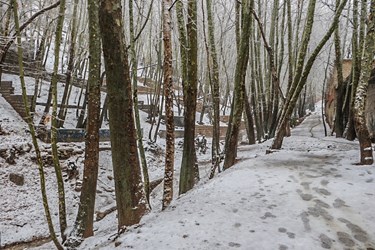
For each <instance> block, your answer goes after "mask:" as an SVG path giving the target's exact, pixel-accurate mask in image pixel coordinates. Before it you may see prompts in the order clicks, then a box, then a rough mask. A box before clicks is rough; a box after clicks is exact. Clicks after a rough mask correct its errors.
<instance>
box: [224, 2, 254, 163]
mask: <svg viewBox="0 0 375 250" xmlns="http://www.w3.org/2000/svg"><path fill="white" fill-rule="evenodd" d="M253 6H254V2H253V0H245V1H242V22H243V25H242V28H241V35H240V36H241V37H240V49H239V50H238V55H237V64H236V71H235V78H234V93H233V103H232V111H233V116H232V117H231V122H230V124H229V127H228V133H227V137H226V141H225V159H224V169H228V168H230V167H231V166H233V165H234V163H235V160H236V157H237V143H238V134H239V129H240V125H241V118H242V113H243V105H244V93H243V90H244V85H245V76H246V71H247V70H246V69H247V64H248V60H249V39H250V27H251V25H252V24H251V23H252V18H251V13H252V10H253Z"/></svg>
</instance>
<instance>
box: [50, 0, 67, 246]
mask: <svg viewBox="0 0 375 250" xmlns="http://www.w3.org/2000/svg"><path fill="white" fill-rule="evenodd" d="M65 4H66V0H61V1H60V7H59V17H58V19H57V26H56V31H55V50H54V54H55V55H54V59H55V61H54V64H53V73H52V80H51V96H52V121H51V146H52V156H53V165H54V168H55V173H56V180H57V187H58V195H59V221H60V232H61V237H62V239H63V242H64V241H65V239H66V232H65V230H66V228H67V222H66V208H65V189H64V180H63V177H62V173H61V166H60V160H59V156H58V151H57V81H58V79H57V74H58V66H59V55H60V44H61V41H62V32H63V26H64V19H65Z"/></svg>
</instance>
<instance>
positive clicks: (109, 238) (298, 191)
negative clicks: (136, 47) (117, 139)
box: [0, 96, 375, 250]
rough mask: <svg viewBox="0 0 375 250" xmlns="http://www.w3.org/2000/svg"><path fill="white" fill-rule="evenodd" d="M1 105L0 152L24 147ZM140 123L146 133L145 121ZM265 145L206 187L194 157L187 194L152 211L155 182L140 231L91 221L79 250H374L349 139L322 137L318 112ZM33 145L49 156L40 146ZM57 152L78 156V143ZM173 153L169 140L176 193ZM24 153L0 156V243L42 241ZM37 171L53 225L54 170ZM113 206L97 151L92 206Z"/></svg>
mask: <svg viewBox="0 0 375 250" xmlns="http://www.w3.org/2000/svg"><path fill="white" fill-rule="evenodd" d="M0 109H1V111H0V120H1V126H2V128H3V129H4V130H5V131H7V132H8V135H1V136H0V145H1V147H2V148H3V147H5V148H6V147H13V145H20V144H25V143H27V142H30V136H29V134H27V132H26V124H25V123H24V122H23V121H22V120H21V119H20V118H19V117H18V115H17V114H16V113H15V112H14V111H13V110H12V109H11V107H10V106H9V104H7V103H6V101H5V100H4V99H3V98H2V97H1V96H0ZM141 119H142V121H144V119H145V114H144V113H142V114H141ZM143 125H144V129H145V131H147V130H148V129H149V125H148V124H147V123H143ZM145 134H147V133H145ZM270 142H271V141H267V142H265V143H263V144H257V145H252V146H240V147H239V153H238V154H239V161H238V163H237V164H236V165H235V166H233V167H232V168H231V169H229V170H227V171H225V172H222V173H221V174H219V175H217V176H215V178H214V179H213V180H210V181H208V180H207V174H208V166H209V165H208V162H209V158H210V157H209V155H210V153H209V152H207V153H206V154H205V155H199V156H198V159H199V161H200V165H201V181H200V183H199V184H198V185H197V186H196V187H195V188H194V189H193V190H191V191H190V192H188V193H187V194H185V195H182V196H180V197H177V194H175V198H176V199H175V200H174V201H173V202H172V204H171V206H170V207H169V208H168V209H166V210H165V211H163V212H161V211H160V208H161V203H160V200H161V190H162V189H161V185H159V187H157V188H156V189H155V190H154V192H153V194H152V208H153V210H152V212H150V213H149V214H148V215H146V216H145V217H144V218H143V219H142V221H141V223H140V225H137V226H134V227H131V228H129V229H128V230H127V231H126V232H125V233H124V234H122V235H121V236H120V237H119V238H117V237H116V232H117V226H116V222H117V219H116V212H112V213H110V214H109V215H108V216H106V217H105V218H104V219H102V220H101V221H98V222H96V223H95V225H94V226H95V236H94V237H91V238H88V239H86V240H85V241H84V242H83V244H82V246H81V247H80V249H114V248H116V247H117V249H128V248H129V249H140V250H143V249H162V250H163V249H375V225H374V223H373V222H374V221H375V210H374V207H375V199H374V198H375V181H374V178H375V174H374V171H375V170H374V166H357V165H354V164H355V163H356V162H358V157H359V155H358V154H359V149H358V142H349V141H346V140H344V139H336V138H334V137H324V132H323V126H322V123H321V121H320V113H319V112H317V113H315V114H312V115H311V116H309V117H308V118H307V119H306V120H305V121H304V122H303V123H302V124H301V125H300V126H299V127H297V128H295V129H294V130H292V136H291V137H289V138H286V139H285V141H284V145H283V148H282V150H280V151H278V152H275V153H272V154H269V155H266V154H265V151H266V149H267V148H268V147H269V144H270ZM157 144H158V145H157V147H156V146H155V145H153V149H157V150H159V151H158V152H156V153H155V152H151V151H152V150H150V151H148V157H149V158H148V160H149V169H150V175H151V179H152V180H153V179H157V178H159V177H161V176H162V175H163V159H164V155H163V153H162V151H163V150H164V146H163V145H164V141H163V140H161V139H159V140H158V143H157ZM102 146H103V145H102ZM42 147H43V148H44V149H46V150H48V147H49V146H48V145H47V144H42ZM60 147H73V148H74V150H76V151H79V150H81V149H82V148H83V147H84V144H82V143H80V144H66V145H65V144H64V145H61V146H60ZM150 148H151V147H150ZM181 151H182V150H181V147H180V146H178V141H177V142H176V162H175V166H176V177H175V180H176V181H175V183H176V185H175V187H176V192H175V193H177V186H178V185H177V184H178V183H177V180H178V172H179V167H180V161H181V155H182V153H181ZM32 157H33V152H32V151H31V152H30V153H26V154H25V155H22V156H18V158H17V159H16V163H17V164H15V165H9V164H8V163H6V162H5V160H4V159H3V158H1V157H0V166H1V167H0V187H1V192H0V195H1V198H0V211H1V212H0V231H1V244H2V245H4V244H10V243H12V242H17V241H28V240H31V239H33V237H34V236H36V237H40V236H46V235H48V229H47V225H46V222H45V219H44V212H43V208H42V203H41V198H40V191H39V178H38V175H37V168H36V165H35V164H34V163H33V162H32V160H31V158H32ZM77 158H79V155H76V156H74V157H73V160H75V159H77ZM78 162H80V161H79V160H78ZM62 164H65V162H64V161H62ZM14 172H15V173H22V174H24V176H25V184H24V185H23V186H16V185H15V184H13V183H12V182H10V181H9V177H8V176H9V173H14ZM46 173H47V178H48V182H47V188H48V190H49V193H48V194H49V197H50V198H51V200H50V205H51V208H52V211H53V215H54V219H55V222H57V220H56V219H57V214H56V213H57V199H56V191H55V190H56V187H55V183H54V179H55V177H54V174H53V169H52V168H50V167H48V168H47V169H46ZM74 189H75V180H69V181H67V182H66V190H67V200H68V202H67V204H69V205H68V216H69V225H72V223H73V221H74V219H75V213H76V211H77V202H78V195H79V193H78V192H76V191H75V190H74ZM113 205H114V190H113V181H112V172H111V157H110V152H109V151H102V152H101V154H100V171H99V181H98V193H97V203H96V206H97V208H96V210H97V211H104V210H105V209H107V208H110V207H112V206H113ZM55 225H57V223H55ZM57 231H58V230H57ZM26 247H29V248H37V249H53V248H54V246H53V244H52V243H47V244H44V245H42V246H39V247H35V245H32V246H22V247H20V248H19V249H24V248H26Z"/></svg>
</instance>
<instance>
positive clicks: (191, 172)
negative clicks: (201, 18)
mask: <svg viewBox="0 0 375 250" xmlns="http://www.w3.org/2000/svg"><path fill="white" fill-rule="evenodd" d="M187 16H188V17H187V24H186V31H187V36H186V37H187V45H188V47H187V50H186V58H187V67H186V74H187V81H186V82H185V83H184V86H183V88H184V105H185V113H184V123H185V129H184V148H183V153H182V163H181V174H180V185H179V194H183V193H186V192H187V191H189V190H190V189H192V188H193V186H194V184H195V182H196V177H197V170H198V169H197V166H196V154H195V140H194V135H195V112H196V100H197V86H198V78H197V73H198V41H197V39H198V37H197V29H198V28H197V1H196V0H189V1H188V15H187ZM184 49H185V48H184Z"/></svg>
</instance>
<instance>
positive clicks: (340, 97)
mask: <svg viewBox="0 0 375 250" xmlns="http://www.w3.org/2000/svg"><path fill="white" fill-rule="evenodd" d="M339 4H340V0H336V8H338V7H339ZM334 41H335V54H336V59H335V66H336V74H337V86H336V91H335V92H336V97H335V99H336V115H335V132H336V137H342V136H343V134H344V127H345V124H344V112H343V106H344V99H345V86H344V76H343V69H342V56H341V38H340V22H339V23H338V24H337V27H336V29H335V34H334Z"/></svg>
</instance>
